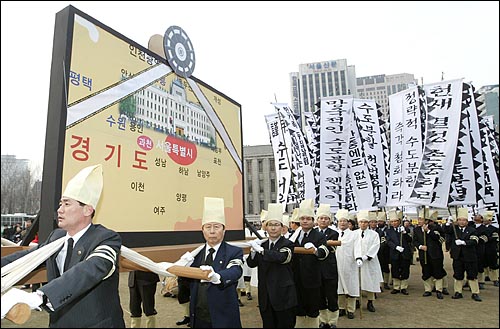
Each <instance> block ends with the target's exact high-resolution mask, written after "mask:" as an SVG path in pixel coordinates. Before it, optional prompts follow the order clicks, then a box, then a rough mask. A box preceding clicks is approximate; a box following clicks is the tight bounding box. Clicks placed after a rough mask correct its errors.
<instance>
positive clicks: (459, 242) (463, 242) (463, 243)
mask: <svg viewBox="0 0 500 329" xmlns="http://www.w3.org/2000/svg"><path fill="white" fill-rule="evenodd" d="M455 244H456V245H457V246H465V245H466V244H467V243H465V241H464V240H460V239H457V240H455Z"/></svg>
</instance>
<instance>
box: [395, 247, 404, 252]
mask: <svg viewBox="0 0 500 329" xmlns="http://www.w3.org/2000/svg"><path fill="white" fill-rule="evenodd" d="M396 250H397V251H399V252H403V251H404V250H405V248H403V247H401V246H397V247H396Z"/></svg>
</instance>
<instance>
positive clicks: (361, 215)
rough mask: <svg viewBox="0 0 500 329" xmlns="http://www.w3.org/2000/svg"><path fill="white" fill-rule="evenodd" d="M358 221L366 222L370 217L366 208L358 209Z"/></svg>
mask: <svg viewBox="0 0 500 329" xmlns="http://www.w3.org/2000/svg"><path fill="white" fill-rule="evenodd" d="M357 217H358V222H367V221H368V220H369V219H370V212H369V211H368V210H359V211H358V215H357Z"/></svg>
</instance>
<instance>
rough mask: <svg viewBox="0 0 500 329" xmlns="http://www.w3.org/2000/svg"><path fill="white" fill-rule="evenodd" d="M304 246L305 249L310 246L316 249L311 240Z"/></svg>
mask: <svg viewBox="0 0 500 329" xmlns="http://www.w3.org/2000/svg"><path fill="white" fill-rule="evenodd" d="M304 248H305V249H311V248H313V249H314V250H316V247H315V246H314V243H312V242H308V243H306V244H305V245H304Z"/></svg>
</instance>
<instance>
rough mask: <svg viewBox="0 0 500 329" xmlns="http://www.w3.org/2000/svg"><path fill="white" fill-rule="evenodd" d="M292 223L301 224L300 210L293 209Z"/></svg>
mask: <svg viewBox="0 0 500 329" xmlns="http://www.w3.org/2000/svg"><path fill="white" fill-rule="evenodd" d="M290 222H292V223H300V220H299V208H295V209H293V212H292V218H290Z"/></svg>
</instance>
